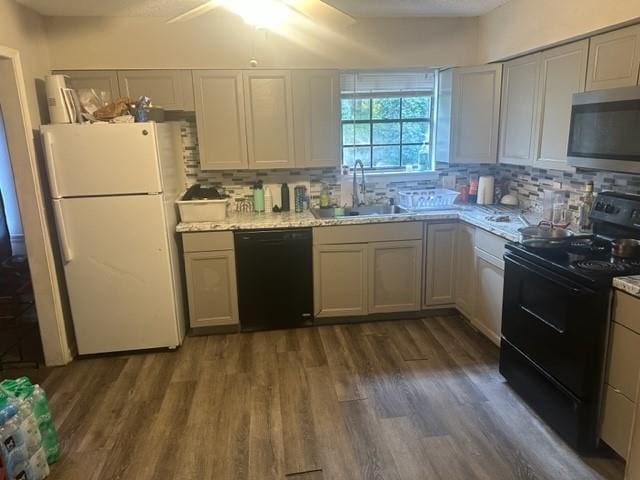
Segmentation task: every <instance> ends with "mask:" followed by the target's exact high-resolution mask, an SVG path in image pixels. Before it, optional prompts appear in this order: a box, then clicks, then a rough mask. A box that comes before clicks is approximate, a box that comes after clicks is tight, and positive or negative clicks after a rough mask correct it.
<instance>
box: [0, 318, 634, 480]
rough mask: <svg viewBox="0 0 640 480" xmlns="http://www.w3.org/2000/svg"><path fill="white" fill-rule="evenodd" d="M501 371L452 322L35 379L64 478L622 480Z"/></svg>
mask: <svg viewBox="0 0 640 480" xmlns="http://www.w3.org/2000/svg"><path fill="white" fill-rule="evenodd" d="M497 360H498V350H497V349H496V347H495V346H493V345H492V344H491V343H490V342H489V341H488V340H486V339H485V338H484V337H482V336H481V335H480V334H479V333H477V332H475V331H474V330H472V329H471V327H470V326H469V325H468V324H467V323H466V322H465V321H464V320H462V319H461V318H460V317H458V316H452V317H432V318H427V319H423V320H407V321H395V322H385V323H367V324H357V325H341V326H323V327H317V328H315V327H314V328H306V329H298V330H283V331H274V332H259V333H249V334H234V335H221V336H210V337H190V338H187V339H186V341H185V344H184V346H183V347H182V348H180V349H179V350H178V351H176V352H161V353H149V354H136V355H129V356H109V357H103V358H95V359H85V360H80V361H76V362H74V363H73V364H71V365H69V366H67V367H64V368H55V369H41V370H38V371H28V372H26V373H28V374H31V375H32V377H33V378H34V380H37V381H40V382H41V383H42V384H43V385H44V387H45V389H46V390H47V392H48V393H49V396H50V401H51V407H52V410H53V414H54V416H55V422H56V424H57V426H58V429H59V435H60V440H61V448H62V459H61V461H60V462H59V463H58V464H56V465H55V466H54V467H53V469H52V475H51V477H50V478H51V479H52V480H57V479H60V480H75V479H79V480H80V479H81V480H91V479H135V480H145V479H154V480H155V479H184V480H191V479H198V480H201V479H215V480H226V479H260V480H263V479H276V478H277V479H283V478H289V479H291V480H320V479H322V480H341V479H344V480H357V479H367V480H368V479H372V480H373V479H389V480H397V479H401V480H413V479H419V480H422V479H446V480H456V479H462V480H470V479H487V480H502V479H550V480H562V479H567V480H579V479H599V478H606V479H621V478H622V477H623V463H622V462H621V461H620V460H619V459H616V458H607V457H606V456H601V457H596V458H581V457H580V456H578V455H577V454H575V453H574V452H573V451H572V450H571V449H570V448H568V447H567V446H566V445H565V444H564V443H563V442H562V441H561V440H559V438H558V437H557V436H556V435H555V434H554V433H553V432H552V431H551V430H550V429H549V428H548V427H547V426H546V425H545V424H544V423H542V422H541V421H540V420H539V419H538V418H537V417H536V416H535V414H533V413H532V411H531V410H530V409H529V408H528V407H527V406H526V405H525V404H524V403H523V401H522V400H521V399H520V398H519V397H518V396H517V395H516V394H514V393H513V392H512V391H511V390H510V388H509V386H508V385H507V384H506V383H505V381H504V379H503V378H502V377H501V376H500V374H499V373H498V369H497ZM12 373H13V374H17V373H24V372H15V371H14V372H3V373H2V374H1V375H4V376H9V375H10V374H12Z"/></svg>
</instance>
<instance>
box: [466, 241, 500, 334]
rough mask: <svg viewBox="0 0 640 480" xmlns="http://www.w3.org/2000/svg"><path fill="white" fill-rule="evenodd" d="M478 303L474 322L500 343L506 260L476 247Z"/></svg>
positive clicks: (483, 331) (473, 317)
mask: <svg viewBox="0 0 640 480" xmlns="http://www.w3.org/2000/svg"><path fill="white" fill-rule="evenodd" d="M475 270H476V272H475V273H476V276H475V284H476V303H475V309H474V315H473V316H472V318H471V321H472V323H473V324H474V325H475V326H476V328H478V330H480V331H481V332H482V333H483V334H484V335H486V336H487V337H488V338H489V339H490V340H491V341H492V342H493V343H495V344H496V345H500V330H501V326H502V289H503V287H504V262H502V260H500V259H498V258H496V257H494V256H493V255H490V254H488V253H486V252H485V251H483V250H481V249H479V248H476V268H475Z"/></svg>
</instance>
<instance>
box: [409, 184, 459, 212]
mask: <svg viewBox="0 0 640 480" xmlns="http://www.w3.org/2000/svg"><path fill="white" fill-rule="evenodd" d="M398 196H399V197H400V198H399V203H400V206H401V207H404V208H408V209H410V210H426V209H438V208H454V204H453V202H455V200H456V198H457V197H458V192H456V191H455V190H448V189H446V188H432V189H425V190H403V191H401V192H398Z"/></svg>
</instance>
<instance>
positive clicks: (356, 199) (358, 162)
mask: <svg viewBox="0 0 640 480" xmlns="http://www.w3.org/2000/svg"><path fill="white" fill-rule="evenodd" d="M358 165H360V171H361V172H362V184H361V185H360V193H362V199H363V200H364V195H365V193H366V191H367V189H366V185H365V181H364V165H363V163H362V160H356V163H354V164H353V194H352V195H351V203H352V205H351V206H352V207H353V208H356V207H359V206H360V205H364V202H360V198H359V196H358V181H357V180H356V175H357V173H358Z"/></svg>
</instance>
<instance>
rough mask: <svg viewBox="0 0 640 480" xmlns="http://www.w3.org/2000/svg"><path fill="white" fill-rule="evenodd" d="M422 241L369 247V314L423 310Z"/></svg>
mask: <svg viewBox="0 0 640 480" xmlns="http://www.w3.org/2000/svg"><path fill="white" fill-rule="evenodd" d="M421 292H422V242H421V241H420V240H405V241H400V242H379V243H371V244H369V295H368V296H369V313H385V312H412V311H417V310H420V308H421V302H420V299H421Z"/></svg>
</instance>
